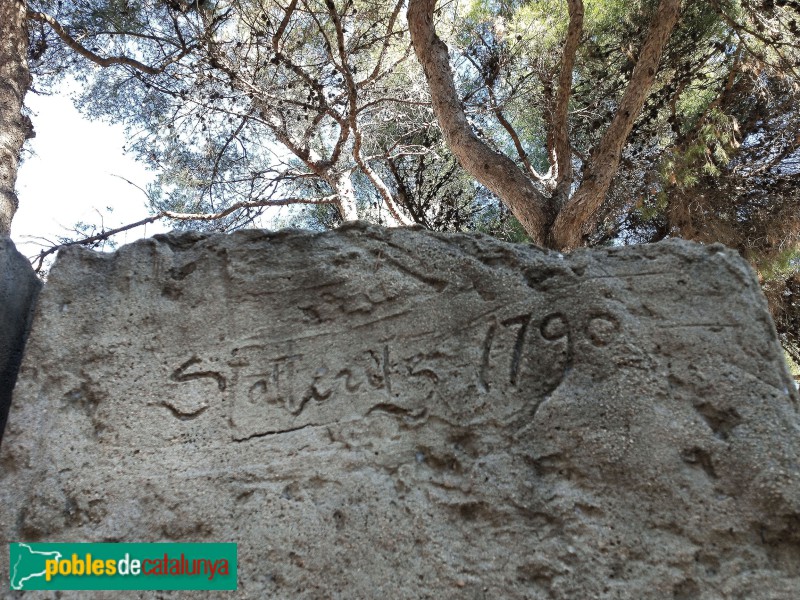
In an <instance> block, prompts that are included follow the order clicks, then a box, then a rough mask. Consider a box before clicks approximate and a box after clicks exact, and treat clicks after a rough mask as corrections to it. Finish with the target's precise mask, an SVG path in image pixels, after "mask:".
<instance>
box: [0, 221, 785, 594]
mask: <svg viewBox="0 0 800 600" xmlns="http://www.w3.org/2000/svg"><path fill="white" fill-rule="evenodd" d="M16 394H17V395H16V396H15V402H14V405H13V407H12V411H11V416H10V419H9V425H8V429H7V432H6V440H5V443H4V447H3V449H2V454H0V527H2V535H3V540H5V541H20V540H24V541H176V540H177V541H235V542H238V544H239V561H240V566H239V590H238V592H236V593H229V594H227V595H226V596H225V597H241V598H342V599H352V598H387V599H388V598H392V599H403V598H408V599H412V598H414V599H416V598H437V599H438V598H454V599H455V598H459V599H463V598H467V599H472V598H475V599H477V598H491V599H495V598H503V599H505V598H511V599H516V598H519V599H522V598H531V599H548V600H552V599H565V600H566V599H570V600H572V599H576V598H581V599H590V598H604V599H605V598H609V599H610V598H630V599H643V598H644V599H647V598H658V599H662V598H679V599H680V598H683V599H693V600H694V599H701V600H706V599H707V600H712V599H714V600H716V599H719V598H741V599H754V598H755V599H759V600H762V599H794V598H798V597H800V435H799V434H800V418H799V417H798V410H799V409H798V407H799V405H800V401H799V400H798V396H797V392H796V391H795V389H794V386H793V385H792V381H791V379H790V377H789V374H788V373H787V371H786V368H785V365H784V363H783V358H782V353H781V350H780V347H779V345H778V341H777V338H776V335H775V332H774V327H773V325H772V322H771V320H770V318H769V315H768V313H767V311H766V308H765V302H764V301H763V299H762V297H761V294H760V291H759V287H758V284H757V282H756V280H755V278H754V276H753V274H752V273H751V272H750V270H749V268H748V267H747V266H746V264H745V263H744V262H743V261H742V260H740V259H739V258H738V257H737V256H736V254H735V253H733V252H732V251H729V250H726V249H724V248H722V247H721V246H708V247H703V246H697V245H692V244H688V243H683V242H668V243H662V244H658V245H655V246H644V247H633V248H618V249H608V250H596V251H578V252H575V253H573V254H572V255H569V256H566V257H562V256H561V255H559V254H555V253H546V252H544V251H541V250H539V249H536V248H532V247H527V246H512V245H508V244H503V243H500V242H497V241H493V240H491V239H488V238H486V237H481V236H467V235H441V234H434V233H425V232H421V231H416V230H409V229H402V230H384V229H380V228H376V227H370V226H365V225H362V224H356V225H352V226H349V227H347V228H345V229H341V230H339V231H335V232H328V233H322V234H310V233H306V232H297V231H288V232H281V233H268V232H263V231H248V232H240V233H236V234H233V235H230V236H219V235H215V236H203V235H199V234H185V235H169V236H156V238H154V239H150V240H146V241H142V242H137V243H136V244H133V245H131V246H126V247H124V248H121V249H120V250H119V251H118V252H116V253H115V254H112V255H104V254H96V253H93V252H89V251H84V250H80V249H70V250H67V251H65V252H62V254H61V256H60V257H59V259H58V261H57V263H56V265H55V266H54V268H53V269H52V272H51V276H50V280H49V283H48V285H47V287H46V289H45V291H44V293H43V294H42V296H41V299H40V302H39V304H38V308H37V313H36V321H35V324H34V329H33V332H32V335H31V338H30V340H29V344H28V350H27V352H26V357H25V360H24V364H23V370H22V375H21V379H20V384H19V385H18V387H17V392H16ZM2 560H4V561H5V563H2V564H0V566H2V567H3V572H4V573H5V572H7V571H6V569H7V566H8V565H7V560H8V558H7V554H6V553H5V552H3V559H2ZM29 594H30V593H29ZM71 594H73V593H65V594H64V595H63V596H62V597H64V598H73V597H75V598H78V597H81V595H80V594H81V593H80V592H77V593H74V595H71ZM187 595H188V594H186V593H174V594H172V595H171V596H174V597H186V596H187ZM141 596H142V597H162V596H170V594H163V595H158V596H156V595H155V594H149V595H148V594H147V593H142V594H141ZM26 597H28V596H26ZM33 597H36V596H35V595H33ZM93 597H94V598H101V597H109V598H111V597H116V596H115V595H114V593H109V594H108V595H107V596H103V595H102V594H101V593H98V594H96V595H93Z"/></svg>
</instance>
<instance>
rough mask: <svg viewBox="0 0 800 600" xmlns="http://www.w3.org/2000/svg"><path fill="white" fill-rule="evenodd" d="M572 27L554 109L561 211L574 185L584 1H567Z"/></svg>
mask: <svg viewBox="0 0 800 600" xmlns="http://www.w3.org/2000/svg"><path fill="white" fill-rule="evenodd" d="M567 6H568V8H569V27H568V28H567V38H566V40H564V50H563V53H562V55H561V71H560V72H559V75H558V90H557V91H556V103H555V109H554V111H553V123H552V139H553V142H552V143H553V146H552V148H551V152H550V155H551V161H552V163H553V166H554V167H555V199H556V200H555V205H556V210H560V209H561V207H562V206H563V205H564V204H565V203H566V200H567V197H568V195H569V192H570V188H571V187H572V181H573V173H572V149H571V147H570V143H569V99H570V96H571V95H572V74H573V73H572V72H573V70H574V69H575V55H576V54H577V52H578V46H579V45H580V42H581V35H582V34H583V14H584V8H583V0H567Z"/></svg>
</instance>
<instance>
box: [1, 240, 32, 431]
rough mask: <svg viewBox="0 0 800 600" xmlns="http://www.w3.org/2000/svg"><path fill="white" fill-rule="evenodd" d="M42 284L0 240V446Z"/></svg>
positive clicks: (23, 258) (9, 242) (25, 261)
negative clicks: (26, 338) (34, 305)
mask: <svg viewBox="0 0 800 600" xmlns="http://www.w3.org/2000/svg"><path fill="white" fill-rule="evenodd" d="M41 286H42V284H41V282H40V281H39V280H38V279H37V277H36V275H35V274H34V272H33V269H32V268H31V265H30V263H28V261H27V260H25V257H24V256H22V255H21V254H20V253H19V252H17V249H16V248H15V247H14V243H13V242H12V241H11V240H10V239H9V238H3V237H0V442H1V441H2V439H3V429H4V428H5V424H6V417H7V415H8V407H9V405H10V404H11V392H12V391H13V390H14V384H15V382H16V380H17V371H18V370H19V365H20V362H21V361H22V350H23V348H24V347H25V337H26V335H27V332H28V326H29V325H30V316H31V314H32V309H33V304H34V302H35V301H36V296H37V295H38V293H39V289H40V288H41Z"/></svg>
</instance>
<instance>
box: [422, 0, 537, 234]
mask: <svg viewBox="0 0 800 600" xmlns="http://www.w3.org/2000/svg"><path fill="white" fill-rule="evenodd" d="M435 5H436V0H411V1H410V2H409V5H408V25H409V30H410V32H411V43H412V44H413V45H414V52H415V53H416V55H417V59H418V60H419V62H420V64H421V65H422V69H423V71H424V72H425V79H426V80H427V82H428V88H429V90H430V94H431V101H432V104H433V112H434V114H435V115H436V118H437V120H438V121H439V125H440V127H441V129H442V134H443V136H444V139H445V142H446V143H447V146H448V147H449V148H450V150H451V152H452V153H453V154H454V155H455V157H456V158H457V159H458V162H459V163H461V166H463V167H464V169H466V170H467V172H469V173H470V174H471V175H472V176H473V177H475V179H477V180H478V181H479V182H481V183H482V184H483V185H485V186H486V187H487V188H489V189H490V190H491V191H492V192H494V193H495V194H497V195H498V196H499V197H500V198H501V199H502V201H503V202H504V203H505V204H506V205H507V206H508V207H509V208H510V209H511V212H512V213H514V216H515V217H516V218H517V219H518V220H519V222H520V223H521V224H522V226H523V227H524V228H525V231H527V232H528V235H530V236H531V238H533V241H534V242H536V243H537V244H544V243H545V241H546V239H547V235H546V233H547V229H548V225H549V222H550V220H551V219H549V218H548V217H549V215H548V210H547V205H548V203H547V198H546V197H545V196H544V195H543V194H542V193H541V192H540V191H539V190H538V189H537V188H536V187H535V186H534V184H533V182H532V181H531V180H530V179H529V178H528V177H527V176H525V174H524V173H523V172H522V171H521V170H520V169H519V168H518V167H517V165H516V164H515V163H514V161H513V160H511V159H510V158H508V157H507V156H506V155H504V154H500V153H499V152H495V151H494V150H492V149H491V148H490V147H489V146H488V145H486V144H485V143H484V142H482V141H481V140H480V139H478V137H477V136H476V135H475V133H474V132H473V131H472V127H471V125H470V124H469V122H468V121H467V116H466V114H465V113H464V109H463V107H462V105H461V101H460V99H459V97H458V94H457V92H456V88H455V84H454V82H453V72H452V70H451V68H450V60H449V56H448V53H447V46H446V45H445V43H444V42H443V41H442V40H441V39H440V38H439V36H437V35H436V30H435V28H434V26H433V10H434V8H435Z"/></svg>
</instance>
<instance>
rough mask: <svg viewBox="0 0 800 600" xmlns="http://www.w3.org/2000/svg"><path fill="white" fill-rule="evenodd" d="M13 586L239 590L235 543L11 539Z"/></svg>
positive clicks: (27, 588) (85, 588) (96, 588)
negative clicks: (81, 542)
mask: <svg viewBox="0 0 800 600" xmlns="http://www.w3.org/2000/svg"><path fill="white" fill-rule="evenodd" d="M9 559H10V560H9V575H10V578H11V589H12V590H235V589H236V582H237V579H236V559H237V554H236V544H62V543H53V544H46V543H45V544H41V543H38V544H27V543H16V544H9Z"/></svg>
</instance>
